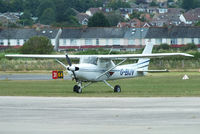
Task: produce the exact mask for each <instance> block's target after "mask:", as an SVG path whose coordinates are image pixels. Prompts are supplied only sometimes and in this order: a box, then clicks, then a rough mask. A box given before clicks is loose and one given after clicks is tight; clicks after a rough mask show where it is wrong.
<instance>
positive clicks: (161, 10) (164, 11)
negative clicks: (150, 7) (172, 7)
mask: <svg viewBox="0 0 200 134" xmlns="http://www.w3.org/2000/svg"><path fill="white" fill-rule="evenodd" d="M157 10H158V13H159V14H163V13H167V12H168V8H158V9H157Z"/></svg>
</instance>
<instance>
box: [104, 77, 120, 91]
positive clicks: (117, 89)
mask: <svg viewBox="0 0 200 134" xmlns="http://www.w3.org/2000/svg"><path fill="white" fill-rule="evenodd" d="M103 82H104V83H105V84H106V85H108V86H109V87H111V88H112V89H113V90H114V92H117V93H119V92H121V87H120V86H119V85H116V86H115V87H113V86H111V85H110V84H109V83H108V82H107V81H106V80H104V81H103Z"/></svg>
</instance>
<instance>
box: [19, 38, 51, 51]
mask: <svg viewBox="0 0 200 134" xmlns="http://www.w3.org/2000/svg"><path fill="white" fill-rule="evenodd" d="M52 51H53V46H52V44H51V41H50V40H49V39H48V38H46V37H43V36H40V37H39V36H35V37H32V38H30V39H29V40H28V41H27V42H26V43H24V45H23V46H22V47H21V48H20V52H21V53H23V54H50V53H51V52H52Z"/></svg>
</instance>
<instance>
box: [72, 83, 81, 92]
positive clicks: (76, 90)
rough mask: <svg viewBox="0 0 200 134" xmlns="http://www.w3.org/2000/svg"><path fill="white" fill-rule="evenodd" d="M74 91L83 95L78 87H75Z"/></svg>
mask: <svg viewBox="0 0 200 134" xmlns="http://www.w3.org/2000/svg"><path fill="white" fill-rule="evenodd" d="M73 91H74V92H76V93H82V89H81V88H80V87H79V86H78V85H75V86H74V89H73Z"/></svg>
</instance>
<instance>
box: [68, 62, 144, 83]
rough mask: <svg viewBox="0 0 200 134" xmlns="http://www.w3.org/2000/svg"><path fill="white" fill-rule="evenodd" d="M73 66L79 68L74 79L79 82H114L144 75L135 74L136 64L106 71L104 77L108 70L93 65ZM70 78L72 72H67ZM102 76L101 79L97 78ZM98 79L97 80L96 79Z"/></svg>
mask: <svg viewBox="0 0 200 134" xmlns="http://www.w3.org/2000/svg"><path fill="white" fill-rule="evenodd" d="M74 66H76V67H79V70H78V71H75V74H76V77H77V78H78V79H79V80H80V81H92V82H96V81H102V80H116V79H124V78H131V77H137V76H143V75H145V74H144V73H138V72H137V68H138V66H137V64H127V65H120V66H117V67H115V68H114V69H112V70H110V71H108V72H107V73H106V74H105V75H102V74H103V73H104V72H106V71H107V70H108V69H109V68H102V67H99V66H98V65H94V64H88V63H85V64H75V65H74ZM68 73H69V74H70V76H71V77H73V75H72V72H71V71H68ZM100 75H102V76H101V77H99V76H100ZM98 77H99V78H98Z"/></svg>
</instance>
